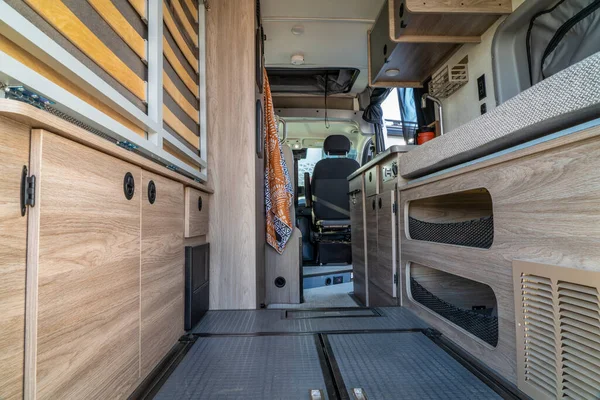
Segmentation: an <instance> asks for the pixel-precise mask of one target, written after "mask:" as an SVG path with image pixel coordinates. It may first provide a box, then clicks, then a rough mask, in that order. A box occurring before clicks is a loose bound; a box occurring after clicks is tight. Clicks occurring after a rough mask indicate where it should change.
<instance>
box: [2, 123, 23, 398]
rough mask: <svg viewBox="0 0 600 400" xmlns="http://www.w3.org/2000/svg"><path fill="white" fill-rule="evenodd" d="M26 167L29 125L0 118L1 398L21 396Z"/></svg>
mask: <svg viewBox="0 0 600 400" xmlns="http://www.w3.org/2000/svg"><path fill="white" fill-rule="evenodd" d="M23 166H29V127H27V126H25V125H22V124H18V123H16V122H14V121H11V120H8V119H6V118H0V170H1V171H2V173H1V174H0V243H2V246H0V308H1V309H2V311H1V312H0V398H2V399H6V400H9V399H10V400H12V399H21V398H23V367H24V364H23V359H24V348H25V263H26V246H27V217H26V216H25V217H23V216H21V205H20V196H21V173H22V171H23Z"/></svg>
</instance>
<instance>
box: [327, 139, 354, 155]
mask: <svg viewBox="0 0 600 400" xmlns="http://www.w3.org/2000/svg"><path fill="white" fill-rule="evenodd" d="M323 150H325V154H329V155H332V156H345V155H346V154H347V153H348V152H349V151H350V139H348V138H347V137H346V136H344V135H331V136H327V139H325V142H323Z"/></svg>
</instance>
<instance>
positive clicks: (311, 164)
mask: <svg viewBox="0 0 600 400" xmlns="http://www.w3.org/2000/svg"><path fill="white" fill-rule="evenodd" d="M322 159H323V149H321V148H318V149H317V148H310V149H307V151H306V158H304V159H301V160H299V161H298V188H302V189H299V190H298V193H299V196H298V201H299V202H304V195H303V193H304V190H303V189H304V186H305V182H304V173H305V172H308V173H309V174H310V175H311V176H312V173H313V171H314V169H315V165H317V163H318V162H319V161H320V160H322Z"/></svg>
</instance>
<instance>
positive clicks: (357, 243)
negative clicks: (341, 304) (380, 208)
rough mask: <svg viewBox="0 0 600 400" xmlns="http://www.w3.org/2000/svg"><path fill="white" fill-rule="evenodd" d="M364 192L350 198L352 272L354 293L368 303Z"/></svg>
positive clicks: (364, 302)
mask: <svg viewBox="0 0 600 400" xmlns="http://www.w3.org/2000/svg"><path fill="white" fill-rule="evenodd" d="M363 205H364V202H363V193H362V192H360V193H358V194H356V195H355V196H353V197H351V198H350V219H351V223H352V225H351V227H352V228H351V229H352V232H351V240H352V272H353V273H354V278H353V282H354V295H355V296H356V297H357V298H358V299H359V300H360V301H361V302H362V303H363V304H367V281H366V279H367V275H366V274H367V271H366V268H365V221H364V219H363V217H364V216H363V211H364V210H363Z"/></svg>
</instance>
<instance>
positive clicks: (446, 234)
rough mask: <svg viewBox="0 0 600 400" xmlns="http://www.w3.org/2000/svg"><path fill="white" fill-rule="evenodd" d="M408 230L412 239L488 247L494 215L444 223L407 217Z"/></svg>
mask: <svg viewBox="0 0 600 400" xmlns="http://www.w3.org/2000/svg"><path fill="white" fill-rule="evenodd" d="M408 230H409V233H410V238H411V239H414V240H425V241H427V242H436V243H445V244H455V245H459V246H468V247H479V248H482V249H489V248H490V247H491V246H492V242H493V241H494V217H493V216H489V217H483V218H480V219H474V220H471V221H464V222H452V223H444V224H438V223H433V222H423V221H420V220H418V219H415V218H412V217H408Z"/></svg>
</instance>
